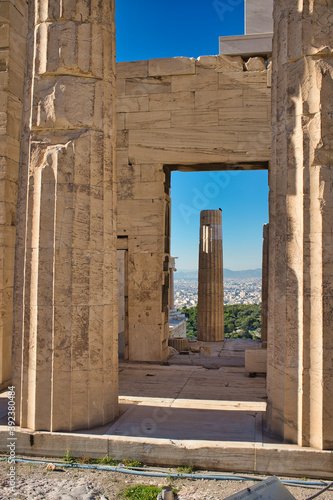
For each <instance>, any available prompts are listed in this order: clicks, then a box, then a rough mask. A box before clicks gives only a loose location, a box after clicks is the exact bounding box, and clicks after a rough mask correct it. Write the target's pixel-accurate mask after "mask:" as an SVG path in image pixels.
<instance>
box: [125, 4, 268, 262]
mask: <svg viewBox="0 0 333 500" xmlns="http://www.w3.org/2000/svg"><path fill="white" fill-rule="evenodd" d="M116 4H117V6H116V26H117V61H136V60H144V59H153V58H159V57H176V56H186V57H195V58H197V57H199V56H200V55H214V54H218V51H219V47H218V41H219V36H226V35H238V34H243V33H244V2H243V0H212V1H211V0H208V1H207V0H168V1H167V2H163V1H156V0H155V1H152V0H140V2H138V0H118V2H116ZM171 188H172V189H171V197H172V217H171V226H172V229H171V231H172V234H171V241H172V243H171V253H172V255H173V256H178V261H177V268H178V269H187V270H192V269H196V268H197V266H198V245H199V217H200V210H207V209H218V208H222V218H223V258H224V267H227V268H229V269H233V270H242V269H254V268H257V267H261V249H262V225H263V224H264V223H266V222H268V180H267V172H264V171H257V172H230V173H222V174H218V173H217V172H210V173H204V172H197V173H183V172H173V173H172V177H171Z"/></svg>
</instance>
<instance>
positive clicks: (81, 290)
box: [14, 0, 118, 431]
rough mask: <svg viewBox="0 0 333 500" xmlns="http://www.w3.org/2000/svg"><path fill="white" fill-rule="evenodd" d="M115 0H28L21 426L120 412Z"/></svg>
mask: <svg viewBox="0 0 333 500" xmlns="http://www.w3.org/2000/svg"><path fill="white" fill-rule="evenodd" d="M114 31H115V24H114V2H113V0H101V1H100V2H96V1H95V0H87V1H83V0H74V1H70V0H63V1H60V0H34V1H31V2H30V3H29V31H28V48H27V69H26V77H25V102H24V123H23V145H22V153H21V162H20V185H19V208H18V213H19V222H18V231H17V252H16V281H15V311H14V321H15V328H14V385H15V386H16V403H17V418H18V424H19V425H20V426H22V427H27V428H30V429H33V430H51V431H60V430H65V431H69V430H73V429H80V428H91V427H93V426H96V425H102V424H105V423H107V422H109V421H111V420H113V419H114V418H115V416H116V414H117V390H118V389H117V356H118V349H117V334H118V331H117V309H116V307H117V292H116V290H117V287H116V279H117V278H116V272H117V258H116V239H115V234H116V232H115V202H116V196H115V192H114V185H115V182H114V165H115V162H114V151H115V128H114V123H115V121H114V118H115V106H114V103H115V95H114V89H115V41H114Z"/></svg>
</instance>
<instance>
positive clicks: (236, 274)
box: [175, 268, 261, 280]
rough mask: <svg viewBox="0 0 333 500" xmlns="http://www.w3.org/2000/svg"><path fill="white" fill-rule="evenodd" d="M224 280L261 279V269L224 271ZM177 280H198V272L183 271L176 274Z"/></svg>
mask: <svg viewBox="0 0 333 500" xmlns="http://www.w3.org/2000/svg"><path fill="white" fill-rule="evenodd" d="M223 277H224V278H238V279H248V278H261V269H260V268H257V269H246V270H244V271H231V269H225V268H224V269H223ZM175 279H176V280H177V279H179V280H181V279H187V280H194V279H198V271H196V270H194V271H182V270H181V269H180V270H179V271H177V272H176V273H175Z"/></svg>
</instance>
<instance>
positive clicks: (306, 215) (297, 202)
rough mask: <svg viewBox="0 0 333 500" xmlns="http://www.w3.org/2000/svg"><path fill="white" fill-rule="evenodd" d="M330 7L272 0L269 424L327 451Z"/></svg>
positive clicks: (331, 396)
mask: <svg viewBox="0 0 333 500" xmlns="http://www.w3.org/2000/svg"><path fill="white" fill-rule="evenodd" d="M332 17H333V4H332V2H329V1H323V0H303V1H299V2H290V0H275V2H274V41H273V85H272V131H273V141H272V164H271V168H270V174H269V177H270V178H269V185H270V224H269V233H270V256H269V266H270V269H269V313H268V339H269V342H268V374H267V375H268V379H267V384H268V415H267V422H268V426H269V428H270V430H271V431H272V432H273V433H275V434H278V435H280V436H281V437H282V438H284V439H285V440H288V441H291V442H294V443H297V444H299V445H301V446H313V447H315V448H318V449H332V448H333V425H332V424H333V367H332V352H333V335H332V317H333V286H332V283H333V252H332V248H333V189H332V186H333V168H332V167H333V155H332V151H333V143H332V133H331V130H332V126H333V123H332V116H333V101H332V92H333V81H332V77H333V45H332V40H333V31H332V30H333V27H332V26H333V25H332Z"/></svg>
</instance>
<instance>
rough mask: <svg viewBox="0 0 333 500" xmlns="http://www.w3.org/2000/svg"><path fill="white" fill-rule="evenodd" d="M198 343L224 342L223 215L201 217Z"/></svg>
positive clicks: (203, 214)
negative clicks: (199, 341)
mask: <svg viewBox="0 0 333 500" xmlns="http://www.w3.org/2000/svg"><path fill="white" fill-rule="evenodd" d="M198 340H203V341H205V342H217V341H221V340H224V304H223V257H222V212H221V211H220V210H203V211H202V212H201V214H200V246H199V280H198Z"/></svg>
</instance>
